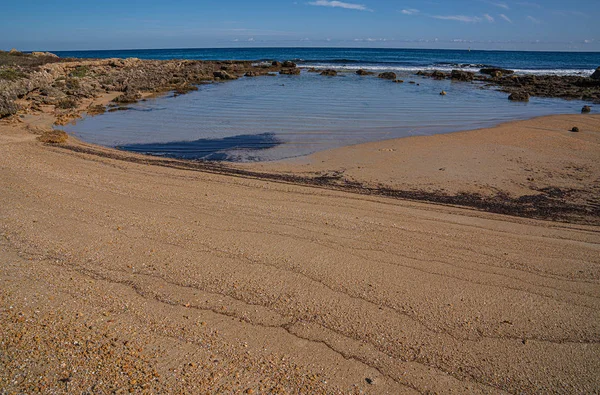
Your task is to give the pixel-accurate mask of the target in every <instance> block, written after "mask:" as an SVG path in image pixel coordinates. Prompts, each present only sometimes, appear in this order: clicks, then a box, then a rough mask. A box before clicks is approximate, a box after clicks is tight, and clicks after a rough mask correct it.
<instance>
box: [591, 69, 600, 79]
mask: <svg viewBox="0 0 600 395" xmlns="http://www.w3.org/2000/svg"><path fill="white" fill-rule="evenodd" d="M590 78H591V79H593V80H600V67H598V68H597V69H596V71H594V74H592V75H591V76H590Z"/></svg>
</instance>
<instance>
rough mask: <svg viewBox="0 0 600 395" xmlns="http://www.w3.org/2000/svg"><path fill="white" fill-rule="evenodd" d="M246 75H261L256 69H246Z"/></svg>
mask: <svg viewBox="0 0 600 395" xmlns="http://www.w3.org/2000/svg"><path fill="white" fill-rule="evenodd" d="M244 75H245V76H246V77H258V76H260V75H262V74H261V73H259V72H258V71H247V72H246V74H244Z"/></svg>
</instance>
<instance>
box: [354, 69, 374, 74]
mask: <svg viewBox="0 0 600 395" xmlns="http://www.w3.org/2000/svg"><path fill="white" fill-rule="evenodd" d="M356 74H358V75H373V74H375V73H373V72H372V71H367V70H363V69H358V70H356Z"/></svg>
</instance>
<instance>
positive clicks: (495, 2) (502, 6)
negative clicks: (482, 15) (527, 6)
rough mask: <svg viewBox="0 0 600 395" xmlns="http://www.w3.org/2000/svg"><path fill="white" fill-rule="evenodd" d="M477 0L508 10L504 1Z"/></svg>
mask: <svg viewBox="0 0 600 395" xmlns="http://www.w3.org/2000/svg"><path fill="white" fill-rule="evenodd" d="M479 1H480V2H482V3H487V4H491V5H493V6H495V7H500V8H504V9H505V10H510V7H509V6H508V4H506V3H502V2H497V1H491V0H479Z"/></svg>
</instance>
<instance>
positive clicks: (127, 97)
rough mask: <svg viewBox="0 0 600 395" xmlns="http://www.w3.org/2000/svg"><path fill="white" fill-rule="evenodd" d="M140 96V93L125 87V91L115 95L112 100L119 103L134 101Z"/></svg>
mask: <svg viewBox="0 0 600 395" xmlns="http://www.w3.org/2000/svg"><path fill="white" fill-rule="evenodd" d="M141 98H142V94H141V93H140V92H138V91H136V90H133V89H127V91H125V93H123V94H122V95H120V96H117V97H115V98H114V99H113V100H112V101H113V102H115V103H119V104H129V103H135V102H137V101H138V100H140V99H141Z"/></svg>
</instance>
